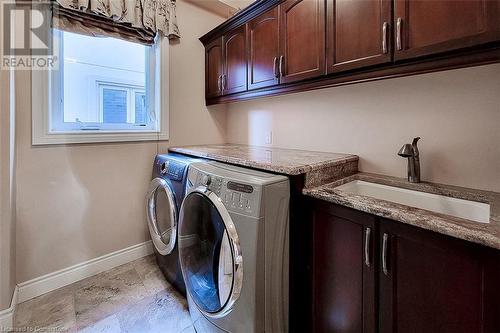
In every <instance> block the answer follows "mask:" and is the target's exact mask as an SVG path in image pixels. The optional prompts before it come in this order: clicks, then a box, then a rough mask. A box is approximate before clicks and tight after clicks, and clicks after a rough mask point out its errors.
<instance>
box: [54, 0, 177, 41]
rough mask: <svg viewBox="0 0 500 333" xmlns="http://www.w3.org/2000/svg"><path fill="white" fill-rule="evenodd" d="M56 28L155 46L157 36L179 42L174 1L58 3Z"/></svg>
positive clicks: (79, 0)
mask: <svg viewBox="0 0 500 333" xmlns="http://www.w3.org/2000/svg"><path fill="white" fill-rule="evenodd" d="M55 1H56V4H55V5H54V8H53V25H54V27H56V28H58V29H62V30H66V31H71V32H77V33H83V34H87V35H93V36H112V37H118V38H122V39H126V40H130V41H135V42H139V43H142V44H152V43H153V42H154V37H155V35H156V34H161V35H162V36H164V37H167V38H169V39H174V38H180V34H179V28H178V26H177V17H176V8H175V0H55Z"/></svg>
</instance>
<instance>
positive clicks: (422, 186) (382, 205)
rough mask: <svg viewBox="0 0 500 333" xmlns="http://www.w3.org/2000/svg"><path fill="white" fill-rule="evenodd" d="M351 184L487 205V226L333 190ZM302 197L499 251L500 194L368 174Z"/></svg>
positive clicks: (308, 189) (329, 185) (347, 179)
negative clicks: (402, 190) (383, 187)
mask: <svg viewBox="0 0 500 333" xmlns="http://www.w3.org/2000/svg"><path fill="white" fill-rule="evenodd" d="M353 180H363V181H367V182H372V183H377V184H382V185H389V186H395V187H400V188H406V189H411V190H416V191H421V192H428V193H434V194H440V195H445V196H449V197H453V198H459V199H466V200H472V201H478V202H483V203H488V204H489V205H490V221H489V223H480V222H473V221H470V220H466V219H462V218H458V217H453V216H450V215H445V214H440V213H434V212H431V211H427V210H423V209H418V208H414V207H409V206H405V205H402V204H397V203H393V202H389V201H385V200H380V199H375V198H372V197H368V196H363V195H356V194H351V193H348V192H345V191H341V190H339V189H336V187H338V186H340V185H342V184H345V183H348V182H350V181H353ZM303 193H304V194H305V195H307V196H310V197H313V198H317V199H321V200H325V201H329V202H332V203H336V204H339V205H342V206H346V207H350V208H354V209H357V210H360V211H363V212H366V213H370V214H374V215H377V216H381V217H385V218H388V219H391V220H395V221H399V222H402V223H406V224H410V225H413V226H417V227H420V228H423V229H427V230H431V231H435V232H438V233H441V234H445V235H449V236H453V237H456V238H460V239H464V240H467V241H471V242H474V243H478V244H481V245H486V246H489V247H492V248H496V249H500V193H495V192H489V191H480V190H473V189H468V188H462V187H457V186H450V185H442V184H433V183H427V182H423V183H418V184H413V183H409V182H408V181H407V180H406V179H403V178H396V177H389V176H382V175H375V174H368V173H357V174H354V175H351V176H348V177H345V178H343V179H339V180H337V181H334V182H331V183H328V184H326V185H321V186H317V187H314V188H306V189H304V191H303Z"/></svg>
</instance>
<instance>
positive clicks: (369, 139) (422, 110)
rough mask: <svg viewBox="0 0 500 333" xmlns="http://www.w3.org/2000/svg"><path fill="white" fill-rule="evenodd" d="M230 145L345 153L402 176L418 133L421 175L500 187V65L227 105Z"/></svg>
mask: <svg viewBox="0 0 500 333" xmlns="http://www.w3.org/2000/svg"><path fill="white" fill-rule="evenodd" d="M227 115H228V119H227V128H228V131H227V137H228V141H229V142H232V143H252V144H257V145H265V144H264V143H265V141H264V138H265V134H266V132H268V131H272V134H273V145H274V146H277V147H288V148H297V149H299V148H301V149H310V150H321V151H332V152H348V153H353V154H358V155H359V156H360V169H361V170H362V171H366V172H374V173H380V174H387V175H393V176H400V177H405V176H406V161H405V160H404V159H403V158H401V157H399V156H397V155H396V153H397V151H398V150H399V148H400V147H401V145H402V144H403V143H406V142H410V141H411V139H412V138H413V137H414V136H421V137H422V140H421V142H420V143H419V146H420V152H421V164H422V177H423V179H424V180H428V181H434V182H440V183H446V184H455V185H461V186H466V187H473V188H480V189H486V190H494V191H498V192H500V64H496V65H489V66H482V67H476V68H467V69H460V70H453V71H447V72H440V73H434V74H425V75H418V76H412V77H406V78H399V79H391V80H384V81H378V82H371V83H363V84H356V85H350V86H344V87H336V88H329V89H323V90H317V91H312V92H306V93H298V94H292V95H286V96H280V97H273V98H267V99H260V100H255V101H248V102H240V103H235V104H232V105H231V106H230V107H229V108H228V113H227Z"/></svg>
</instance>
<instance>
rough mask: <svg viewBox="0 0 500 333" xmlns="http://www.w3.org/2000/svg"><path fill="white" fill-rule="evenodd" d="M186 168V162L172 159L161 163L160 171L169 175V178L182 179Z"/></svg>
mask: <svg viewBox="0 0 500 333" xmlns="http://www.w3.org/2000/svg"><path fill="white" fill-rule="evenodd" d="M185 169H186V164H183V163H178V162H176V161H172V160H170V161H165V162H163V163H161V164H160V173H161V174H162V175H167V176H168V178H169V179H172V180H177V181H179V180H182V178H183V176H184V170H185Z"/></svg>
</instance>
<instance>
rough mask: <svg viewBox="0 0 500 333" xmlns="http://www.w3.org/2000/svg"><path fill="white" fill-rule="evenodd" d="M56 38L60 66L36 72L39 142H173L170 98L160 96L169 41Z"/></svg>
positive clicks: (35, 118)
mask: <svg viewBox="0 0 500 333" xmlns="http://www.w3.org/2000/svg"><path fill="white" fill-rule="evenodd" d="M53 36H54V38H53V41H54V45H55V47H54V48H55V49H57V53H58V54H59V59H60V61H59V68H58V69H57V70H52V71H33V83H32V84H33V87H32V88H33V89H32V95H33V96H32V97H33V144H50V143H72V142H75V143H76V142H106V141H136V140H154V139H167V138H168V133H167V129H168V117H167V114H166V111H167V110H166V109H168V100H165V99H166V98H165V97H166V96H168V94H163V93H162V94H160V91H162V90H163V91H165V90H166V89H168V85H167V84H165V82H163V81H165V80H166V79H167V80H168V73H167V75H165V73H163V72H162V71H161V70H160V69H161V62H162V60H163V61H164V60H165V58H166V56H167V54H168V49H167V50H164V49H165V48H166V47H168V41H166V43H165V42H164V41H159V42H157V43H156V44H155V45H153V46H146V45H141V44H137V43H133V42H128V41H124V40H121V39H117V38H112V37H91V36H86V35H80V34H75V33H70V32H65V31H59V30H53ZM165 44H166V45H165ZM167 64H168V62H167ZM160 83H163V85H162V87H161V88H160ZM167 83H168V82H167ZM45 86H46V87H47V88H45ZM160 89H162V90H160ZM166 91H168V90H166ZM43 101H47V102H46V103H43ZM165 105H167V107H165Z"/></svg>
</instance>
